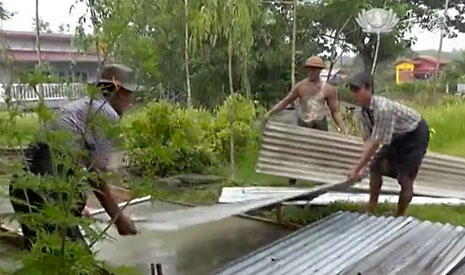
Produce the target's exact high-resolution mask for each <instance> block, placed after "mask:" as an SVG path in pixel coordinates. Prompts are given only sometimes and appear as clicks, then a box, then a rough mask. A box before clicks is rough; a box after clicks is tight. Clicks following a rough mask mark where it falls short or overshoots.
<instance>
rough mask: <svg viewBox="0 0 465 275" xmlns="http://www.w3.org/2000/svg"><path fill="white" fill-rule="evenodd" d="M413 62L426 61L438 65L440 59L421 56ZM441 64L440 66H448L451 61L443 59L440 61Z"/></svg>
mask: <svg viewBox="0 0 465 275" xmlns="http://www.w3.org/2000/svg"><path fill="white" fill-rule="evenodd" d="M413 60H414V61H421V60H426V61H428V62H432V63H437V60H438V58H437V57H434V56H429V55H420V56H417V57H415V58H414V59H413ZM439 63H440V64H448V63H449V61H447V60H444V59H442V58H441V59H439Z"/></svg>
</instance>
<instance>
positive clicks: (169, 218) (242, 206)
mask: <svg viewBox="0 0 465 275" xmlns="http://www.w3.org/2000/svg"><path fill="white" fill-rule="evenodd" d="M350 185H352V183H349V182H340V183H334V184H326V185H323V186H316V187H314V188H310V189H304V190H301V191H300V192H293V193H285V194H275V195H274V196H271V197H266V198H263V199H258V200H251V201H244V202H239V203H233V204H216V205H211V206H198V207H192V208H189V209H181V210H175V211H169V212H162V213H153V214H150V215H147V216H146V217H143V218H140V219H138V222H139V225H140V226H143V227H145V228H147V229H150V230H159V231H174V230H180V229H183V228H186V227H189V226H194V225H198V224H202V223H207V222H213V221H218V220H221V219H224V218H228V217H231V216H234V215H238V214H242V213H245V212H248V211H251V210H255V209H258V208H262V207H265V206H269V205H273V204H277V203H279V202H282V201H285V200H289V199H293V198H297V197H300V196H307V195H310V194H314V195H318V194H322V193H325V192H327V191H329V190H334V189H339V188H346V187H348V186H350Z"/></svg>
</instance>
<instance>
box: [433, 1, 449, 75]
mask: <svg viewBox="0 0 465 275" xmlns="http://www.w3.org/2000/svg"><path fill="white" fill-rule="evenodd" d="M448 8H449V0H446V4H445V6H444V15H443V18H442V20H441V22H440V26H439V28H440V31H439V33H440V37H439V49H438V56H437V60H436V79H438V78H439V66H440V63H441V53H442V40H443V38H444V31H445V29H446V27H447V9H448Z"/></svg>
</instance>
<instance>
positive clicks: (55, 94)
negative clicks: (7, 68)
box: [0, 83, 85, 103]
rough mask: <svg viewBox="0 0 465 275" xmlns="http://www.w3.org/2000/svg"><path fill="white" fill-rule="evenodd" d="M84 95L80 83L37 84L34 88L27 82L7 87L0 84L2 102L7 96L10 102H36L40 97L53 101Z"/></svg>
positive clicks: (0, 101)
mask: <svg viewBox="0 0 465 275" xmlns="http://www.w3.org/2000/svg"><path fill="white" fill-rule="evenodd" d="M7 90H8V92H7ZM84 95H85V87H84V85H83V84H81V83H70V84H64V83H47V84H39V85H37V86H36V89H35V90H34V89H33V88H32V87H31V86H30V85H28V84H12V85H11V86H10V87H9V89H5V87H4V86H0V103H4V102H5V100H6V99H7V98H9V99H10V101H11V102H36V101H39V98H40V97H42V98H43V99H44V100H45V101H54V100H71V99H78V98H82V97H84Z"/></svg>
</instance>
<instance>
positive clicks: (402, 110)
mask: <svg viewBox="0 0 465 275" xmlns="http://www.w3.org/2000/svg"><path fill="white" fill-rule="evenodd" d="M421 119H422V118H421V116H420V114H419V113H418V112H417V111H415V110H413V109H411V108H408V107H407V106H404V105H402V104H400V103H398V102H395V101H392V100H389V99H387V98H385V97H381V96H373V97H372V99H371V103H370V106H369V107H368V108H365V107H362V108H361V109H360V110H359V112H358V120H359V122H360V128H361V130H362V134H363V139H364V140H366V139H368V138H371V140H373V141H375V142H379V143H382V144H390V143H391V141H392V138H393V136H394V135H396V134H403V133H407V132H411V131H413V130H415V129H416V128H417V126H418V123H419V122H420V121H421Z"/></svg>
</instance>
